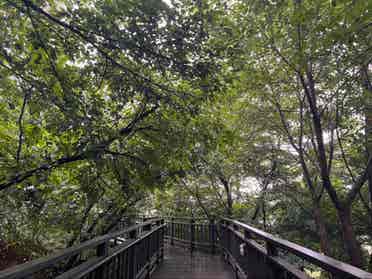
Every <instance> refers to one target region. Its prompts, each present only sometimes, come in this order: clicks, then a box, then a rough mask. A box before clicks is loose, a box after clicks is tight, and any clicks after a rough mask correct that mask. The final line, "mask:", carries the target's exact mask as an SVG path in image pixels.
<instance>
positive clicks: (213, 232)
mask: <svg viewBox="0 0 372 279" xmlns="http://www.w3.org/2000/svg"><path fill="white" fill-rule="evenodd" d="M209 232H210V238H211V242H212V254H215V253H216V223H215V220H214V218H212V219H211V220H210V223H209Z"/></svg>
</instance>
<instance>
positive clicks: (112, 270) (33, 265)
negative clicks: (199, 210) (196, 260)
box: [0, 219, 166, 279]
mask: <svg viewBox="0 0 372 279" xmlns="http://www.w3.org/2000/svg"><path fill="white" fill-rule="evenodd" d="M165 227H166V225H165V224H164V220H163V219H150V220H148V221H146V222H144V223H141V224H138V225H134V226H131V227H129V228H127V229H124V230H121V231H116V232H113V233H110V234H106V235H103V236H100V237H97V238H94V239H92V240H89V241H86V242H84V243H81V244H80V245H78V246H74V247H71V248H67V249H64V250H62V251H60V252H59V253H56V254H54V255H51V256H49V257H46V258H42V259H38V260H35V261H31V262H28V263H25V264H21V265H17V266H15V267H13V268H9V269H6V270H3V271H0V278H1V279H20V278H27V279H28V278H56V279H67V278H71V279H72V278H73V279H79V278H83V279H88V278H89V279H91V278H97V279H119V278H120V279H122V278H126V279H137V278H145V277H148V276H149V275H150V274H151V273H152V271H153V270H154V269H155V267H156V266H157V264H158V263H159V262H160V261H161V259H162V258H163V247H164V245H163V238H164V232H165ZM72 259H73V260H72ZM71 262H73V263H74V264H72V266H71V267H70V268H68V270H67V271H62V270H64V269H66V266H69V265H71ZM48 276H49V277H48Z"/></svg>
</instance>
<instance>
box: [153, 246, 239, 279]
mask: <svg viewBox="0 0 372 279" xmlns="http://www.w3.org/2000/svg"><path fill="white" fill-rule="evenodd" d="M233 278H234V276H233V273H232V269H231V267H230V266H229V265H228V264H227V263H225V262H224V261H223V260H222V258H221V255H218V254H217V255H211V254H207V253H203V252H199V251H195V252H193V253H192V254H191V253H190V250H188V249H185V248H181V247H177V246H170V245H167V246H166V247H165V254H164V261H163V262H162V263H161V265H160V266H159V267H158V269H157V270H156V271H155V272H154V274H153V275H152V276H151V279H233Z"/></svg>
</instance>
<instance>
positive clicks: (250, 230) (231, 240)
mask: <svg viewBox="0 0 372 279" xmlns="http://www.w3.org/2000/svg"><path fill="white" fill-rule="evenodd" d="M220 234H221V236H220V237H221V247H222V249H223V251H224V254H225V256H226V258H227V260H228V261H229V262H230V263H231V264H232V266H233V267H234V270H235V272H236V275H237V277H242V278H265V279H266V278H267V279H271V278H272V279H274V278H275V279H280V278H299V279H308V278H310V277H309V276H308V275H307V274H306V272H305V271H304V268H303V267H298V266H296V265H294V264H292V263H290V262H289V261H288V260H287V259H286V257H282V256H280V253H279V251H280V250H281V251H284V252H286V253H290V254H293V255H295V256H297V257H298V258H299V259H301V260H304V261H306V262H308V263H310V264H312V265H314V266H317V267H319V268H320V269H321V270H323V272H324V271H325V272H328V274H329V275H330V276H331V278H337V279H351V278H359V279H372V274H371V273H368V272H366V271H364V270H362V269H359V268H357V267H354V266H352V265H349V264H347V263H344V262H341V261H338V260H336V259H333V258H331V257H328V256H326V255H323V254H320V253H318V252H315V251H313V250H310V249H308V248H305V247H302V246H300V245H298V244H295V243H292V242H290V241H287V240H283V239H281V238H278V237H276V236H274V235H272V234H269V233H267V232H264V231H261V230H259V229H256V228H254V227H252V226H249V225H247V224H244V223H242V222H239V221H236V220H232V219H227V218H223V219H222V220H221V221H220ZM260 242H261V243H264V245H262V244H260Z"/></svg>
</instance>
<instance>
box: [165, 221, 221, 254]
mask: <svg viewBox="0 0 372 279" xmlns="http://www.w3.org/2000/svg"><path fill="white" fill-rule="evenodd" d="M165 222H166V224H167V230H166V233H165V237H166V239H168V240H170V244H171V245H174V243H175V241H176V242H178V243H181V244H183V245H186V246H189V247H190V250H191V252H192V251H193V250H194V249H195V248H202V249H206V250H208V251H210V252H212V253H215V251H216V247H217V243H218V241H217V227H216V223H215V221H214V219H212V220H208V219H205V218H187V217H167V218H165Z"/></svg>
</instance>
